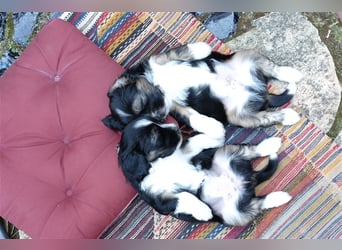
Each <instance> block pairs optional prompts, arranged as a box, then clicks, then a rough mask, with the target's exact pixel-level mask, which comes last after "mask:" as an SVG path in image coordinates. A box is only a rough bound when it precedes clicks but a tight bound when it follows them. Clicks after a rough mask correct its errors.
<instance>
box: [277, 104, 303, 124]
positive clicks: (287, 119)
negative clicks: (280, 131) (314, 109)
mask: <svg viewBox="0 0 342 250" xmlns="http://www.w3.org/2000/svg"><path fill="white" fill-rule="evenodd" d="M281 112H282V113H283V120H282V121H281V124H282V125H284V126H288V125H293V124H295V123H297V122H298V121H299V120H300V116H299V114H298V113H297V112H296V111H294V110H293V109H291V108H285V109H283V110H282V111H281Z"/></svg>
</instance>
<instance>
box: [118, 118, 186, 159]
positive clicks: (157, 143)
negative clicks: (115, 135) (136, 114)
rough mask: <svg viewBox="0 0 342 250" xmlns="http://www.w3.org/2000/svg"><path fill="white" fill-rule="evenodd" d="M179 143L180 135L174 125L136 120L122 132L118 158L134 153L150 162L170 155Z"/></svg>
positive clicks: (146, 119)
mask: <svg viewBox="0 0 342 250" xmlns="http://www.w3.org/2000/svg"><path fill="white" fill-rule="evenodd" d="M181 142H182V137H181V133H180V130H179V128H178V127H177V126H176V125H175V124H159V123H157V122H156V121H155V120H154V119H151V118H138V119H136V120H134V121H133V122H131V123H129V124H128V125H127V126H126V127H125V128H124V130H123V133H122V137H121V141H120V150H119V157H120V156H121V157H125V156H127V155H129V154H132V153H133V152H134V153H137V154H140V155H143V156H144V157H145V158H146V160H147V161H148V162H152V161H154V160H156V159H157V158H163V157H166V156H169V155H171V154H172V153H173V152H174V151H175V150H176V149H177V147H179V146H180V144H181Z"/></svg>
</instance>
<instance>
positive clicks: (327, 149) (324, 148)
mask: <svg viewBox="0 0 342 250" xmlns="http://www.w3.org/2000/svg"><path fill="white" fill-rule="evenodd" d="M227 136H228V138H230V139H228V141H227V143H253V144H254V143H258V142H259V141H260V140H262V139H264V138H268V137H270V136H278V137H281V138H282V147H281V149H280V151H279V160H280V162H279V168H278V170H277V172H276V173H275V174H274V176H273V177H272V179H270V180H269V181H267V182H265V183H263V184H261V185H260V186H259V187H258V189H257V194H260V195H263V194H267V193H269V192H272V191H277V190H283V191H287V192H289V193H290V194H291V195H292V197H293V199H292V200H291V201H290V202H289V203H288V204H285V205H283V206H281V207H279V208H274V209H270V210H268V211H266V212H265V213H264V214H262V215H260V216H258V218H256V219H255V220H254V221H253V222H252V223H250V224H249V225H247V226H244V227H225V226H222V225H220V224H216V223H188V222H183V221H179V220H177V219H174V218H172V217H170V216H162V215H160V214H158V213H156V212H155V216H154V221H155V223H154V225H155V227H154V229H153V232H154V238H158V239H169V238H177V239H184V238H187V239H189V238H190V239H235V238H239V239H255V238H265V239H339V238H342V205H341V199H342V192H341V191H342V190H341V186H342V173H341V171H342V148H341V147H340V146H339V145H337V144H335V143H334V142H332V141H331V139H330V138H329V137H327V136H326V135H324V133H322V131H320V130H319V129H318V128H317V127H316V126H315V125H314V124H313V123H312V122H310V121H309V120H308V119H306V118H305V117H302V119H301V120H300V121H299V123H297V124H296V125H294V126H291V127H281V126H277V127H271V128H267V129H260V130H248V129H240V128H234V127H228V128H227ZM265 164H266V159H259V160H256V161H255V162H254V166H255V168H256V169H258V168H260V167H262V166H264V165H265Z"/></svg>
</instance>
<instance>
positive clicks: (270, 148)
mask: <svg viewBox="0 0 342 250" xmlns="http://www.w3.org/2000/svg"><path fill="white" fill-rule="evenodd" d="M280 147H281V138H280V137H271V138H268V139H265V140H263V141H262V142H261V143H259V145H258V146H257V152H258V154H260V156H268V155H271V154H274V153H277V152H278V150H279V148H280Z"/></svg>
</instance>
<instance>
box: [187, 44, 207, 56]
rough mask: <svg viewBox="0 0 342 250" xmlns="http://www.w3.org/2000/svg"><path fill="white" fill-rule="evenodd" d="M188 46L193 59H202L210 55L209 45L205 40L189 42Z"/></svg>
mask: <svg viewBox="0 0 342 250" xmlns="http://www.w3.org/2000/svg"><path fill="white" fill-rule="evenodd" d="M188 48H189V49H190V51H191V54H192V55H193V57H194V59H203V58H206V57H207V56H209V55H210V53H211V47H210V45H209V44H207V43H205V42H198V43H190V44H188Z"/></svg>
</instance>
